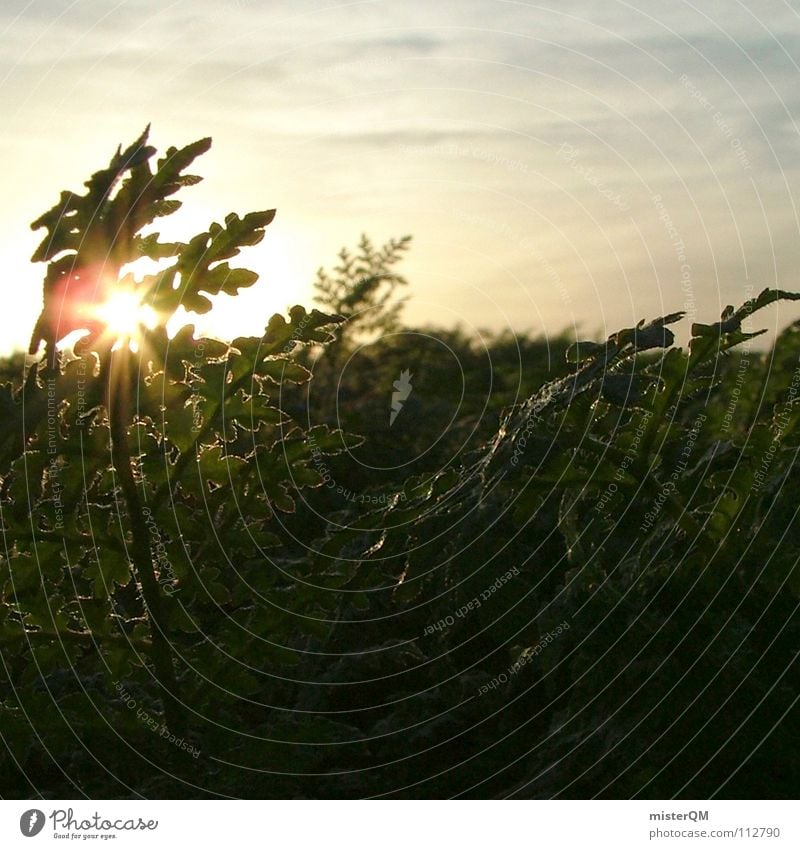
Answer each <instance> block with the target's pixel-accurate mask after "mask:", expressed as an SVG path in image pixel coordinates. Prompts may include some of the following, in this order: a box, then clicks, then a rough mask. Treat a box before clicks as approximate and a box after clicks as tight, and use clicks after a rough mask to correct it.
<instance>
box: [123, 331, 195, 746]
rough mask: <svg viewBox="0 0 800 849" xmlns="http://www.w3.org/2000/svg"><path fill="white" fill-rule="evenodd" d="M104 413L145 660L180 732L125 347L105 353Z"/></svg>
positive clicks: (170, 722) (182, 725)
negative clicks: (135, 449) (143, 627)
mask: <svg viewBox="0 0 800 849" xmlns="http://www.w3.org/2000/svg"><path fill="white" fill-rule="evenodd" d="M109 357H110V369H109V375H108V378H109V379H108V415H109V423H110V429H111V447H112V452H113V457H112V459H113V463H114V467H115V469H116V472H117V475H118V476H119V483H120V487H121V489H122V496H123V499H124V501H125V506H126V508H127V512H128V517H129V520H130V527H131V533H132V536H133V544H132V546H131V559H132V561H133V566H134V569H135V570H136V575H137V577H138V579H139V584H140V586H141V591H142V598H143V600H144V604H145V607H146V609H147V613H148V619H149V622H150V634H151V643H152V644H151V648H150V658H151V660H152V661H153V666H154V668H155V675H156V680H157V681H158V684H159V686H160V688H161V700H162V703H163V707H164V717H165V720H166V725H167V727H168V728H169V730H170V732H171V733H174V734H184V733H186V729H187V725H188V722H187V715H186V712H185V710H184V707H183V705H182V704H181V701H180V699H179V697H178V683H177V679H176V677H175V669H174V667H173V665H172V660H173V658H172V649H171V647H170V643H169V640H168V638H167V630H166V627H165V621H164V611H163V604H162V597H161V590H160V588H159V585H158V579H157V578H156V574H155V569H154V568H153V558H152V553H151V550H150V532H149V529H148V527H147V523H146V522H145V519H144V514H143V513H142V505H141V501H140V499H139V492H138V490H137V488H136V481H135V480H134V477H133V471H132V467H131V454H130V447H129V445H128V425H129V424H130V423H131V416H130V394H131V387H130V351H129V350H128V347H127V345H122V346H121V347H120V349H119V350H117V351H113V352H110V353H109Z"/></svg>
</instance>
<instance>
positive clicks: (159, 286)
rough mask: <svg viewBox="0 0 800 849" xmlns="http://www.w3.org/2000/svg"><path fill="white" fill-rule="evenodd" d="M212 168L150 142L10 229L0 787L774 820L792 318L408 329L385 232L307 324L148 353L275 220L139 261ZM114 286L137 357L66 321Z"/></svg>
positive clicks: (83, 315) (784, 716)
mask: <svg viewBox="0 0 800 849" xmlns="http://www.w3.org/2000/svg"><path fill="white" fill-rule="evenodd" d="M208 146H209V141H208V140H203V141H200V142H197V143H195V144H193V145H189V146H188V147H186V148H183V149H180V150H177V149H174V148H171V149H170V150H168V151H167V152H166V154H165V155H164V156H163V158H161V159H159V160H158V161H154V156H155V150H154V149H153V148H152V147H150V146H149V145H148V143H147V137H146V133H145V135H143V136H142V137H141V138H140V139H138V140H137V141H136V142H135V143H134V144H133V145H132V146H131V147H129V148H128V149H127V150H124V151H122V150H120V151H118V152H117V154H116V155H115V156H114V158H113V159H112V161H111V163H110V165H109V167H108V168H106V169H103V170H101V171H99V172H97V173H96V174H95V175H93V177H92V178H91V179H90V180H89V181H87V183H86V192H85V193H84V194H75V193H71V192H64V193H63V194H62V195H61V199H60V201H59V203H58V204H57V205H56V206H55V207H54V208H53V209H52V210H51V211H50V212H48V213H47V214H45V215H44V216H42V217H41V218H40V219H39V220H38V221H37V222H34V226H35V227H37V228H43V229H44V230H45V237H44V240H43V242H42V245H41V247H40V249H39V250H38V251H37V253H36V254H35V256H34V260H36V261H43V262H46V263H47V274H46V277H45V291H44V309H43V312H42V318H41V319H40V321H39V323H38V324H37V328H36V330H35V332H34V339H33V343H34V348H36V349H37V350H38V351H39V353H40V354H42V357H41V359H40V360H39V362H38V364H36V365H34V366H31V367H30V368H29V370H28V372H27V374H23V369H24V365H23V361H22V358H21V357H16V358H13V359H12V360H10V361H9V362H8V363H6V364H5V365H4V369H3V370H4V373H5V375H6V381H7V382H6V383H5V384H4V385H3V387H2V388H0V393H1V394H0V404H1V405H2V417H1V418H0V524H1V526H2V537H3V548H2V550H0V593H2V595H1V596H0V657H1V658H2V665H1V666H0V697H2V702H1V703H0V735H2V741H3V744H4V749H3V755H2V757H3V769H2V771H1V772H0V775H1V776H2V777H1V778H0V795H2V796H4V797H14V798H18V797H28V796H36V795H41V796H44V797H50V798H65V797H66V798H72V797H77V796H81V795H86V796H91V797H133V796H145V797H219V796H239V797H257V798H260V797H267V798H269V797H304V798H307V797H313V798H316V797H363V796H394V797H408V796H413V797H450V796H457V795H461V796H468V797H486V796H517V797H533V798H548V797H556V796H560V797H580V798H584V797H594V796H601V797H623V798H627V797H632V796H638V797H651V798H664V797H673V796H678V797H685V798H698V797H700V798H702V797H707V796H713V795H716V796H723V797H792V796H793V795H795V793H796V789H797V787H798V786H800V765H799V764H798V761H797V758H796V754H795V753H796V751H797V745H798V742H800V741H799V740H798V736H799V735H798V730H799V729H798V711H797V695H798V686H797V666H796V659H797V653H798V636H799V633H798V632H799V627H798V626H799V625H800V622H799V621H798V609H797V608H798V598H799V597H800V571H799V570H798V567H797V560H798V545H797V540H798V531H799V530H800V529H799V528H798V519H797V497H796V492H797V486H798V479H799V478H800V474H798V465H797V463H796V457H797V451H798V448H800V405H799V404H798V401H797V393H798V389H799V388H800V326H798V325H792V326H791V327H789V328H787V329H786V330H785V331H784V332H783V333H781V334H780V336H779V337H778V338H777V340H776V341H775V344H774V346H773V347H772V348H771V349H770V350H768V351H766V352H763V351H758V350H756V348H755V347H754V346H751V343H750V339H751V338H752V337H753V336H755V335H757V333H755V334H754V333H747V332H745V330H743V322H744V323H745V325H746V324H747V321H746V320H749V319H750V317H751V316H752V315H753V314H754V313H756V312H757V311H758V310H760V309H762V308H764V307H767V306H769V304H771V303H773V302H775V301H776V300H779V299H781V298H792V299H795V298H798V297H800V296H798V295H794V294H791V293H787V292H781V291H778V290H773V289H765V290H764V291H763V292H762V293H761V294H760V295H758V296H757V297H754V298H752V299H750V300H748V301H747V302H746V303H745V304H743V305H742V306H741V307H740V308H738V309H734V308H733V307H729V308H728V309H726V311H725V312H724V314H723V316H722V317H721V320H720V321H719V322H712V323H709V324H707V325H703V324H695V325H693V326H692V328H691V331H692V342H691V346H690V348H689V350H683V349H681V348H678V347H675V345H674V337H673V333H672V331H671V329H670V328H671V327H672V326H673V325H675V324H676V323H677V322H679V321H681V320H682V315H681V314H679V313H676V314H672V315H668V316H665V317H663V318H659V319H656V320H654V321H651V322H649V323H644V322H642V323H640V324H639V325H638V326H637V327H636V328H629V329H625V330H622V331H620V332H619V333H617V334H614V335H613V336H611V337H610V338H609V339H607V340H606V341H604V342H597V343H591V342H579V343H575V344H572V345H568V343H567V341H566V340H565V339H557V340H555V341H554V342H553V341H551V342H550V343H549V344H547V343H545V342H542V341H538V340H531V339H527V338H524V337H523V338H518V337H510V336H499V337H498V336H494V337H492V336H490V335H487V336H486V337H485V338H484V339H482V340H481V344H479V345H478V344H476V343H475V341H474V340H473V339H470V338H467V337H466V336H465V335H464V334H462V333H461V332H459V331H456V330H450V331H442V330H433V329H430V328H409V327H406V326H404V325H403V322H402V299H401V298H400V297H399V293H400V291H401V290H402V288H403V287H404V286H406V281H405V280H404V278H402V277H401V276H400V275H399V274H398V272H397V267H398V263H400V262H401V260H402V256H403V254H404V252H405V251H406V250H407V249H408V247H409V240H408V239H407V238H405V239H400V240H397V241H394V242H390V243H389V244H387V245H384V246H381V247H375V246H373V245H372V244H371V243H370V242H369V241H368V240H367V239H362V241H361V243H360V244H359V246H358V247H357V249H356V250H355V251H354V252H348V251H344V252H343V253H342V254H341V255H340V257H339V264H338V265H337V266H336V267H335V268H334V269H332V270H331V271H330V272H325V271H322V272H320V275H319V278H318V281H317V299H318V305H319V306H320V307H321V308H322V310H316V309H315V310H312V311H310V312H309V311H306V310H305V309H303V308H302V307H299V306H298V307H294V308H293V309H292V310H291V311H290V314H289V316H288V317H282V316H274V317H273V318H272V319H270V321H269V323H268V324H267V326H266V329H265V331H264V334H263V335H262V336H260V337H241V338H237V339H234V340H233V341H232V342H231V343H230V344H228V343H223V342H219V341H217V340H214V339H209V338H196V337H195V335H194V328H193V327H191V326H188V327H185V328H183V329H182V330H181V331H180V332H178V333H177V334H176V335H175V336H173V337H172V338H169V336H168V334H167V333H166V331H165V327H164V326H165V323H166V322H167V320H168V319H169V318H170V317H171V316H172V315H174V313H175V311H176V310H177V308H178V306H179V305H183V306H185V307H187V308H188V309H191V310H194V311H197V312H205V311H207V310H208V309H210V308H211V301H209V299H208V296H209V295H214V294H217V293H219V292H224V293H227V294H235V293H236V292H237V291H238V290H239V289H240V288H242V287H246V286H249V285H252V283H253V282H255V279H256V276H255V274H253V273H252V272H250V271H247V270H244V269H240V268H236V267H232V266H231V265H230V262H229V261H230V260H233V259H235V258H236V257H237V256H238V255H239V253H240V249H241V248H243V247H246V246H249V245H254V244H256V243H257V242H258V241H259V240H260V239H261V238H262V237H263V235H264V232H265V228H266V227H267V226H268V225H269V223H270V221H271V220H272V217H273V214H274V213H273V211H264V212H256V213H251V214H249V215H245V216H243V217H239V216H238V215H235V214H231V215H228V216H227V217H226V218H225V219H224V221H223V222H222V223H219V224H216V223H215V224H212V225H211V226H210V227H209V229H208V231H207V232H204V233H200V234H198V235H196V236H194V237H193V238H191V239H190V240H189V241H187V242H175V243H165V242H162V241H161V240H160V238H159V235H158V233H157V232H156V231H155V229H154V223H155V222H156V219H157V218H158V217H160V216H163V215H168V214H171V213H173V212H175V211H176V210H177V209H178V207H179V205H180V203H179V202H178V201H176V200H174V199H173V198H172V195H174V194H175V193H176V192H177V191H178V190H179V189H181V188H182V187H184V186H189V185H192V184H193V183H196V182H197V181H198V179H199V178H198V177H195V176H192V175H189V174H187V173H186V169H187V168H189V166H190V165H191V164H192V162H193V161H194V159H195V158H196V157H197V156H198V155H199V154H201V153H203V152H204V151H205V150H206V149H207V148H208ZM143 261H144V263H145V264H146V263H149V266H147V268H146V272H147V273H142V271H141V266H142V263H143ZM134 263H136V264H138V266H139V269H138V270H137V273H136V274H134V270H135V269H136V268H137V266H136V265H133V264H134ZM120 290H122V291H126V292H128V293H134V294H135V298H136V299H137V300H138V301H139V302H141V303H142V304H146V305H148V307H149V308H151V309H152V310H153V311H154V314H155V315H156V316H157V320H156V321H155V322H154V323H152V324H151V325H150V326H145V325H142V326H141V327H140V328H139V329H138V332H137V343H138V352H137V353H132V352H131V351H130V350H129V348H128V347H127V346H126V345H125V344H122V345H115V343H116V342H117V341H118V340H116V339H115V338H113V337H112V335H111V334H109V333H108V332H106V329H105V328H104V327H103V326H102V322H97V321H95V320H94V319H93V318H92V316H93V315H95V314H94V313H91V312H90V311H87V308H86V304H87V303H89V302H93V301H102V300H103V299H104V298H108V297H109V294H110V293H113V292H114V291H120ZM76 292H78V293H80V296H79V297H78V296H76V294H75V293H76ZM76 299H77V301H80V302H81V303H80V304H78V305H77V306H76ZM79 307H80V308H79ZM78 327H85V328H86V329H87V330H88V331H89V332H88V335H86V336H84V337H83V339H82V340H81V341H80V342H79V343H76V345H75V349H74V351H73V353H71V354H64V355H63V356H60V357H59V356H56V353H55V344H54V343H55V341H56V340H57V339H60V338H61V337H62V336H63V335H64V334H65V333H66V332H68V331H71V330H73V329H75V328H78Z"/></svg>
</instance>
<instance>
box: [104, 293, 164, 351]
mask: <svg viewBox="0 0 800 849" xmlns="http://www.w3.org/2000/svg"><path fill="white" fill-rule="evenodd" d="M93 313H94V318H95V319H96V320H97V321H98V322H100V323H101V324H102V325H103V328H104V330H103V332H104V334H105V335H106V336H108V337H109V338H111V339H113V340H114V347H115V348H117V347H119V346H120V345H122V344H124V343H125V342H127V343H128V345H129V346H130V347H131V348H134V349H135V348H136V346H137V337H138V336H139V334H140V332H141V328H142V327H146V328H148V329H151V330H152V329H153V328H154V327H155V326H156V323H157V316H156V312H155V310H154V309H153V308H152V307H150V306H148V305H147V304H143V303H142V302H141V299H140V298H139V296H138V294H137V293H136V292H134V291H132V290H130V289H128V290H125V289H123V290H121V291H119V290H118V291H116V292H112V293H111V294H110V295H109V297H108V298H107V299H106V300H105V301H102V302H101V303H99V304H97V306H95V307H94V309H93Z"/></svg>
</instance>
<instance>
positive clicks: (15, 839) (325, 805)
mask: <svg viewBox="0 0 800 849" xmlns="http://www.w3.org/2000/svg"><path fill="white" fill-rule="evenodd" d="M799 809H800V806H798V804H797V803H796V802H775V801H758V802H751V801H746V802H740V801H719V802H717V801H715V802H704V801H690V802H665V801H656V802H649V801H633V802H623V801H591V802H589V801H510V802H502V801H477V802H476V801H468V802H444V801H440V802H434V801H214V800H209V801H180V802H172V801H125V802H118V801H108V802H102V801H101V802H91V801H47V802H44V801H41V800H39V801H37V800H33V801H2V802H0V846H2V847H12V846H13V847H17V846H25V847H28V849H31V847H34V846H36V845H42V844H45V843H46V844H47V845H52V841H54V840H55V841H58V842H59V843H60V844H61V845H65V844H66V843H68V842H69V843H72V844H76V843H78V842H80V843H82V844H85V843H86V842H90V841H91V842H92V843H93V844H94V845H97V844H102V843H105V844H106V845H109V844H111V845H114V846H118V847H120V849H121V847H123V846H131V847H132V846H137V847H138V846H143V847H153V849H156V847H165V849H166V848H167V847H168V848H169V849H180V847H184V846H187V847H201V849H202V847H205V846H215V847H216V846H222V847H225V849H234V847H236V849H238V847H246V849H249V847H279V849H307V848H308V849H322V847H324V849H417V847H419V849H428V847H437V846H442V847H455V849H472V847H481V849H487V847H489V849H518V847H519V849H549V847H568V849H569V848H570V847H589V849H595V847H605V846H609V847H614V849H627V847H631V849H640V847H643V846H664V847H667V846H670V847H680V846H695V847H699V846H702V845H703V844H704V843H707V844H708V845H710V846H715V847H719V849H723V847H728V846H739V847H741V846H748V845H749V846H760V847H770V846H774V847H792V849H795V847H798V846H800V829H799V828H798V825H800V823H799V820H800V811H799ZM112 841H113V843H112Z"/></svg>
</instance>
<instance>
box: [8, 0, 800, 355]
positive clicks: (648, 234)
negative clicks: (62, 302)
mask: <svg viewBox="0 0 800 849" xmlns="http://www.w3.org/2000/svg"><path fill="white" fill-rule="evenodd" d="M0 32H1V33H2V36H0V115H2V122H0V156H2V164H3V188H4V195H5V198H6V203H5V204H4V205H3V207H2V208H1V209H0V234H2V236H0V238H2V239H3V253H4V264H3V271H4V274H3V281H2V283H1V284H0V285H2V286H3V287H4V298H3V302H2V306H0V354H6V353H8V352H10V351H11V350H13V349H15V348H21V347H26V346H27V341H28V338H29V336H30V331H31V328H32V325H33V323H34V321H35V319H36V316H37V315H38V312H39V309H40V305H41V280H42V275H43V272H44V266H41V265H32V264H31V263H30V261H29V260H30V255H31V254H32V253H33V250H34V248H35V247H36V245H37V244H38V241H39V240H40V238H41V234H40V233H34V232H32V231H31V230H30V228H29V223H30V222H31V221H32V220H34V219H35V218H37V217H38V216H39V215H40V214H41V213H42V212H43V211H44V210H46V209H49V208H50V207H51V206H52V205H53V204H54V203H55V201H56V200H57V198H58V194H59V192H60V191H61V190H62V189H70V190H75V191H80V190H81V189H82V184H83V181H84V180H85V179H86V178H87V177H88V176H89V175H90V174H91V173H92V172H93V171H95V170H97V169H98V168H99V167H102V166H103V165H104V164H106V162H107V161H108V159H109V157H110V156H111V154H112V153H113V152H114V150H115V149H116V146H117V145H118V144H119V143H123V144H127V143H130V142H131V141H132V140H133V139H134V138H136V137H137V136H138V134H139V133H140V132H141V130H142V129H143V127H144V126H145V125H146V124H148V123H150V124H151V125H152V130H151V141H152V142H153V143H154V144H155V145H156V146H157V147H158V148H159V149H164V148H166V147H168V146H170V145H178V146H180V145H183V144H186V143H189V142H191V141H193V140H195V139H197V138H201V137H204V136H207V135H210V136H212V137H213V139H214V145H213V147H212V150H211V151H210V152H209V153H208V154H206V155H205V156H204V157H203V158H202V159H201V160H199V161H198V163H196V165H195V166H194V167H193V169H192V170H193V171H195V172H196V173H200V174H201V175H202V176H203V177H204V182H203V183H201V184H200V185H199V186H197V187H193V188H190V189H187V190H185V194H184V196H183V200H184V207H183V209H181V210H180V212H179V213H177V214H176V215H174V216H173V217H172V219H170V220H169V222H166V221H165V222H164V224H163V226H162V227H161V228H160V229H161V231H162V234H164V235H168V236H170V237H173V236H176V237H183V238H189V237H190V236H191V235H193V234H194V233H195V232H197V231H198V230H200V229H201V228H202V229H204V228H205V227H206V226H207V224H208V223H209V222H210V221H212V220H221V219H222V218H223V217H224V215H226V214H227V213H229V212H231V211H236V212H239V213H245V212H247V211H250V210H252V209H265V208H276V209H277V216H276V219H275V221H274V223H273V224H272V225H270V227H269V228H268V231H267V236H266V238H265V239H264V241H263V242H262V243H261V244H260V245H259V246H257V247H255V248H253V249H251V250H250V251H249V252H248V253H246V254H243V255H242V257H241V260H242V264H243V265H245V266H247V267H250V268H253V269H254V270H256V271H258V272H259V274H260V275H261V279H260V280H259V283H258V284H257V285H256V286H254V287H253V289H252V290H249V291H248V292H247V293H246V294H242V295H240V296H239V297H238V298H235V299H227V300H225V299H223V300H222V301H220V302H219V303H217V304H216V305H215V309H214V310H213V312H212V313H211V314H210V315H209V316H208V317H207V318H205V319H204V320H203V322H201V327H203V328H204V329H205V330H207V331H208V332H210V333H214V334H216V335H219V336H226V335H228V336H234V335H242V334H249V333H260V332H261V330H262V329H263V327H264V325H265V324H266V322H267V320H268V318H269V316H270V315H271V314H272V313H273V312H276V311H284V310H285V308H286V307H287V306H288V305H291V304H294V303H301V304H304V305H306V306H310V305H311V297H312V290H311V283H312V281H313V278H314V274H315V271H316V269H317V268H318V267H319V266H321V265H324V266H328V267H329V266H331V265H333V264H334V262H335V260H336V253H337V251H338V250H339V248H340V247H341V246H343V245H355V244H356V242H357V241H358V238H359V236H360V234H361V233H367V234H368V235H369V236H370V237H371V238H372V239H373V241H375V242H378V243H380V242H381V241H383V240H385V239H388V238H390V237H399V236H403V235H405V234H411V235H412V236H413V246H412V249H411V252H410V254H409V256H408V259H407V260H405V261H404V263H403V266H402V270H403V271H404V272H405V274H406V276H407V277H408V278H409V281H410V284H411V285H410V289H409V293H410V294H411V296H412V297H411V301H410V303H409V306H408V308H407V311H406V318H407V320H408V321H409V322H410V323H414V324H416V325H438V326H454V325H460V326H462V327H463V328H464V329H465V330H466V331H467V332H468V333H471V334H475V335H476V338H477V337H478V336H479V335H480V332H481V331H482V330H487V329H488V330H491V331H501V330H504V329H510V330H511V331H513V332H521V331H525V332H531V333H534V334H536V335H551V334H558V333H559V332H561V331H562V330H567V331H568V332H569V333H570V334H571V335H577V336H579V337H589V338H598V339H599V338H604V337H605V336H607V335H609V334H610V333H612V332H614V331H616V330H618V329H619V328H621V327H625V326H630V325H632V324H635V323H636V322H637V321H638V320H639V319H642V318H652V317H654V316H657V315H662V314H664V313H668V312H673V311H676V310H681V309H683V310H686V311H687V313H688V316H689V319H690V320H694V319H696V320H699V321H704V322H711V321H714V320H715V319H716V318H717V317H718V316H719V313H720V311H721V310H722V309H723V307H724V306H725V305H726V304H729V303H730V304H734V305H737V306H738V305H739V304H740V303H741V302H742V301H743V300H745V299H746V298H747V297H749V296H751V295H754V294H757V293H758V292H759V291H760V290H761V289H762V288H763V287H765V286H772V287H774V286H779V287H782V288H787V289H797V290H800V280H798V272H799V270H800V238H798V236H800V218H799V217H798V198H800V192H799V191H798V189H800V144H798V142H799V141H800V140H799V139H798V123H797V122H798V116H799V115H800V85H798V81H799V80H800V3H798V2H797V0H786V2H783V0H780V1H779V0H748V2H737V0H721V2H716V0H703V2H694V3H686V2H682V0H675V2H670V3H664V2H663V0H657V1H656V2H650V0H637V1H636V2H632V3H628V2H621V0H563V2H558V3H551V4H547V3H545V4H538V3H531V2H519V1H518V0H441V1H440V2H436V3H433V2H430V0H382V1H381V0H374V1H373V0H369V1H368V2H347V3H341V2H335V0H327V2H326V0H291V2H284V0H262V2H257V1H256V0H219V2H208V0H191V2H187V1H186V0H181V2H175V3H169V2H165V0H155V2H149V0H136V2H120V3H115V2H94V0H79V1H78V2H66V0H40V1H39V2H24V0H4V2H3V4H2V7H0ZM798 318H800V308H798V307H796V306H793V305H791V304H789V305H782V306H780V307H772V308H770V310H769V311H768V312H766V313H764V314H761V315H760V316H759V318H758V319H757V320H756V321H757V323H758V327H768V328H771V332H772V331H774V329H775V328H776V327H780V326H784V325H785V324H786V323H788V322H789V321H793V320H796V319H798ZM754 320H755V319H754ZM688 326H689V322H686V323H684V330H683V331H682V333H683V335H684V338H685V335H686V330H687V329H688ZM679 339H680V336H679Z"/></svg>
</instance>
